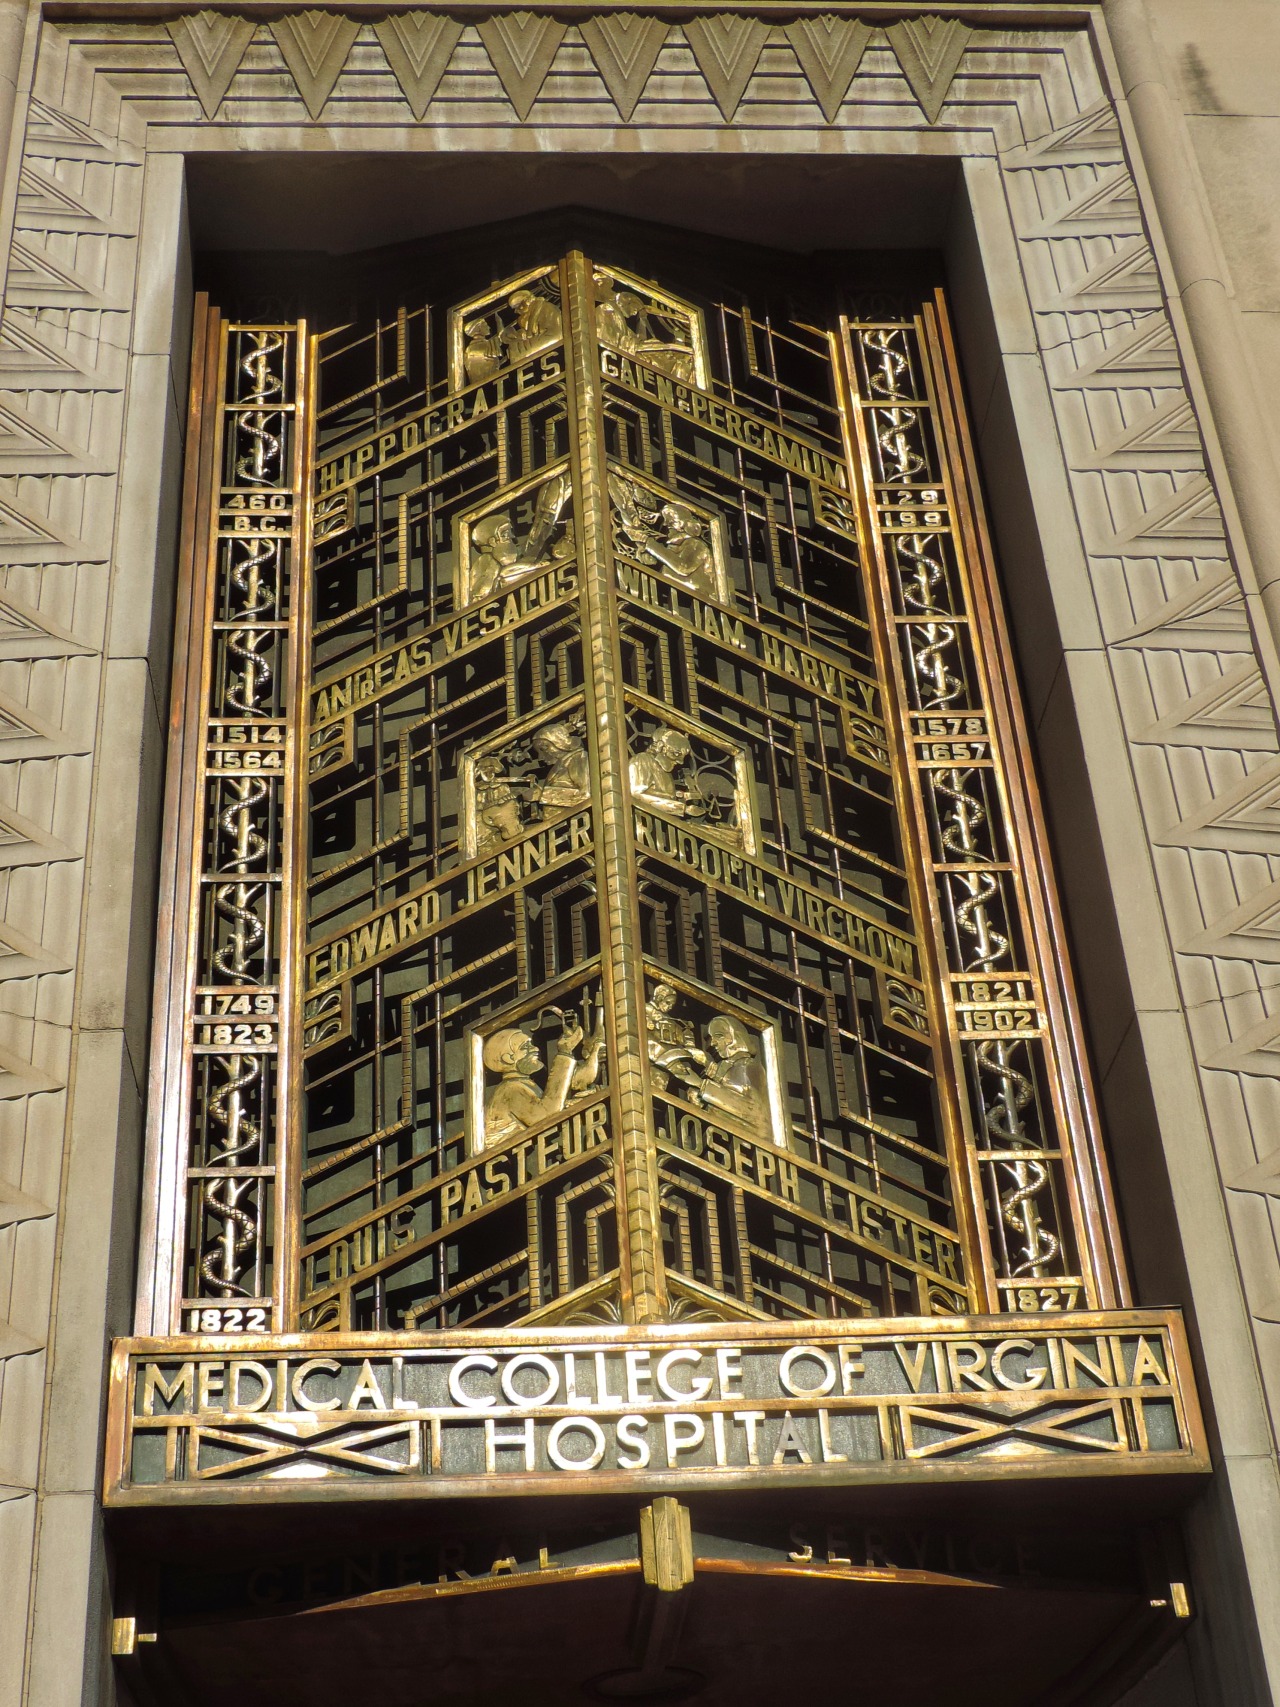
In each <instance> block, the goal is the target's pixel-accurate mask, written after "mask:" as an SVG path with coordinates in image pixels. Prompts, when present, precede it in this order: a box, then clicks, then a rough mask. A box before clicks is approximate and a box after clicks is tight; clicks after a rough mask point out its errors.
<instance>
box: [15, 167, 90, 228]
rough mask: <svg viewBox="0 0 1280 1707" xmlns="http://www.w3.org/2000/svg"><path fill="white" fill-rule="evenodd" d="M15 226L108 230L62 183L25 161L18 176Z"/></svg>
mask: <svg viewBox="0 0 1280 1707" xmlns="http://www.w3.org/2000/svg"><path fill="white" fill-rule="evenodd" d="M18 225H19V228H20V229H21V230H23V231H98V232H104V231H106V230H107V229H108V227H107V225H106V222H105V221H104V220H102V219H100V218H99V217H98V215H97V214H96V213H95V212H94V211H93V209H92V208H91V207H89V206H87V205H86V203H85V202H83V201H81V199H80V197H79V196H77V195H73V194H72V193H71V191H70V190H69V189H68V188H67V187H66V185H65V184H62V183H59V181H58V180H57V179H56V178H55V177H53V176H51V175H50V174H49V173H47V172H42V171H41V170H40V168H39V167H38V166H36V165H35V164H34V162H32V161H28V162H27V163H26V164H25V165H24V166H23V168H22V171H21V173H20V174H19V176H18Z"/></svg>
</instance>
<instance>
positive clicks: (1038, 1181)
mask: <svg viewBox="0 0 1280 1707" xmlns="http://www.w3.org/2000/svg"><path fill="white" fill-rule="evenodd" d="M904 339H905V331H904V330H903V329H890V328H884V327H881V328H876V329H873V330H867V331H865V332H864V333H863V334H862V340H861V341H862V346H863V351H864V356H865V362H866V374H867V384H868V389H869V391H870V393H871V396H872V398H873V399H874V407H872V408H871V409H870V410H869V411H868V414H869V416H870V419H871V422H872V430H873V432H874V435H875V441H876V450H877V453H878V456H879V461H880V467H881V471H882V474H883V477H884V479H885V481H886V482H887V483H899V482H900V483H902V484H903V486H905V487H907V488H908V490H907V491H904V492H902V493H899V494H897V498H898V499H899V500H900V501H901V502H902V503H903V504H904V505H905V504H907V503H909V502H912V501H913V499H914V496H915V494H914V493H913V491H912V490H910V487H911V485H912V483H914V484H916V485H918V484H919V483H920V482H921V481H928V480H929V479H930V478H931V476H930V469H929V461H928V459H927V457H926V456H925V455H924V454H923V442H924V441H923V438H922V422H921V410H920V409H919V408H918V407H916V406H914V404H913V403H912V402H910V401H909V400H908V399H909V397H910V391H909V390H906V389H905V388H908V387H911V386H912V371H911V361H910V358H909V356H908V354H907V352H906V350H905V349H904V348H903V343H904ZM922 496H923V495H922ZM931 496H932V498H933V501H934V502H937V501H938V494H937V493H933V494H932V495H931ZM891 539H892V554H893V558H894V560H895V562H896V568H897V573H898V578H899V585H900V588H901V599H902V604H903V607H904V613H905V614H906V615H907V616H908V617H909V618H910V621H909V622H908V623H906V624H905V625H904V628H905V634H904V642H905V651H906V662H907V664H908V667H909V671H910V686H911V688H912V689H913V690H914V698H915V702H916V704H917V706H918V707H919V709H920V711H921V712H923V713H932V714H935V715H937V714H942V715H944V716H945V715H946V714H948V713H953V712H955V711H965V710H967V709H968V706H969V701H970V699H971V698H972V693H971V691H970V688H969V685H968V683H967V681H966V670H965V660H964V654H963V649H962V645H961V639H960V624H959V623H958V622H957V620H956V618H957V617H958V616H959V615H960V612H958V611H956V610H955V609H952V608H951V607H950V603H949V597H950V595H949V587H948V576H947V568H946V561H945V556H944V552H945V543H944V537H943V536H942V535H941V534H939V533H937V532H932V531H930V532H924V531H921V532H910V531H906V532H901V533H896V534H894V535H892V536H891ZM923 786H924V788H925V790H926V799H929V804H930V807H931V813H932V816H933V819H934V823H935V825H936V831H937V835H938V839H939V841H940V842H941V846H942V852H943V856H944V859H945V860H946V861H947V862H948V863H949V864H951V865H952V866H953V869H951V870H950V871H949V872H947V873H946V874H945V876H944V877H943V882H944V883H945V884H946V886H947V887H948V888H949V889H950V891H951V912H952V918H953V921H954V927H955V931H956V935H957V938H958V946H959V951H960V963H959V964H960V968H961V969H962V970H963V971H964V972H965V973H970V974H973V975H975V976H979V977H983V976H985V977H996V976H998V975H999V974H1000V972H1001V970H1002V969H1003V970H1008V969H1009V968H1011V966H1012V964H1013V961H1012V959H1011V954H1010V948H1011V944H1010V935H1009V927H1008V923H1007V920H1006V919H1005V916H1004V907H1005V896H1004V892H1003V888H1002V885H1001V882H1000V879H999V878H998V877H997V875H996V873H995V872H994V871H993V870H990V869H983V868H984V867H986V866H989V865H991V864H992V863H993V862H994V861H995V860H996V852H995V848H994V846H993V843H992V840H991V825H990V823H989V814H988V810H987V807H986V805H985V804H984V802H983V797H982V788H981V783H980V778H979V774H978V773H977V772H975V771H974V770H973V769H962V768H959V767H956V768H951V769H947V768H937V769H930V770H929V771H927V772H926V773H925V774H924V778H923ZM929 797H931V799H930V798H929ZM956 867H958V868H960V869H954V868H956ZM1026 1049H1027V1045H1026V1043H1025V1042H1022V1041H1019V1042H1013V1041H1009V1040H1006V1039H1002V1038H989V1039H983V1040H981V1041H979V1042H977V1043H976V1044H975V1045H974V1046H973V1048H972V1058H973V1060H974V1062H975V1065H976V1068H977V1074H978V1080H979V1084H980V1085H981V1087H982V1090H981V1094H980V1098H979V1107H978V1110H977V1113H978V1114H979V1116H980V1121H981V1132H982V1137H983V1140H984V1142H985V1144H986V1145H987V1146H988V1147H989V1149H991V1150H992V1151H995V1152H996V1153H1000V1152H1016V1154H1014V1155H1012V1156H1007V1157H1004V1156H1002V1157H1001V1160H1000V1162H999V1164H998V1167H999V1172H1000V1173H1001V1174H1003V1175H1004V1176H1005V1177H1006V1178H1007V1179H1008V1181H1009V1185H1008V1187H1007V1189H1001V1190H1000V1191H999V1193H998V1212H999V1215H1000V1219H1001V1221H1002V1222H1003V1223H1004V1225H1005V1227H1006V1228H1007V1229H1008V1230H1009V1232H1010V1233H1012V1234H1013V1235H1015V1236H1016V1240H1017V1241H1018V1246H1017V1249H1016V1251H1014V1252H1013V1253H1011V1258H1010V1264H1009V1270H1008V1272H1009V1277H1010V1278H1013V1279H1018V1278H1022V1277H1032V1278H1039V1277H1041V1276H1042V1275H1043V1274H1044V1273H1045V1272H1046V1268H1047V1266H1048V1265H1049V1264H1051V1263H1053V1262H1054V1260H1055V1259H1056V1258H1057V1257H1058V1256H1059V1254H1060V1252H1061V1248H1062V1245H1061V1240H1060V1239H1059V1237H1058V1236H1057V1235H1056V1234H1055V1233H1053V1232H1051V1231H1050V1229H1049V1227H1048V1226H1046V1225H1045V1221H1044V1218H1043V1215H1042V1212H1041V1199H1042V1197H1043V1196H1044V1194H1045V1192H1046V1189H1047V1188H1049V1186H1050V1175H1049V1170H1048V1169H1047V1167H1046V1166H1045V1165H1044V1163H1043V1161H1041V1160H1040V1159H1039V1158H1038V1157H1037V1155H1036V1154H1035V1152H1036V1151H1037V1150H1038V1149H1040V1148H1041V1145H1040V1143H1039V1141H1038V1140H1037V1138H1036V1136H1035V1134H1034V1133H1033V1132H1031V1131H1029V1130H1028V1125H1027V1119H1028V1115H1029V1114H1031V1115H1034V1114H1035V1112H1036V1095H1035V1085H1034V1082H1033V1080H1032V1078H1031V1077H1030V1075H1029V1072H1024V1071H1023V1070H1022V1067H1021V1065H1019V1064H1017V1062H1018V1058H1019V1057H1020V1056H1021V1057H1022V1058H1023V1064H1025V1065H1029V1063H1026V1061H1025V1056H1026Z"/></svg>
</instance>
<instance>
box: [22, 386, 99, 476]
mask: <svg viewBox="0 0 1280 1707" xmlns="http://www.w3.org/2000/svg"><path fill="white" fill-rule="evenodd" d="M108 472H110V469H109V467H108V464H106V463H104V462H103V461H102V460H101V459H100V458H95V457H87V456H85V455H84V453H83V451H82V450H81V449H80V447H79V446H78V445H75V444H73V443H72V442H71V440H70V439H67V438H64V437H63V435H62V434H61V433H55V432H54V431H53V429H52V428H51V427H43V426H37V424H36V423H35V422H34V421H33V420H31V418H30V417H29V416H28V415H27V414H26V413H25V412H24V411H23V410H21V409H19V408H18V407H17V405H16V404H14V403H0V474H106V473H108Z"/></svg>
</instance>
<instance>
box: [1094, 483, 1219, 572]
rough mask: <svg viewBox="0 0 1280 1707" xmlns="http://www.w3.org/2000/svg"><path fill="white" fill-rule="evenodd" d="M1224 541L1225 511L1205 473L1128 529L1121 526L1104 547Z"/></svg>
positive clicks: (1196, 544)
mask: <svg viewBox="0 0 1280 1707" xmlns="http://www.w3.org/2000/svg"><path fill="white" fill-rule="evenodd" d="M1220 541H1221V542H1222V544H1221V549H1222V550H1223V551H1224V552H1225V550H1226V544H1225V541H1224V540H1223V524H1222V511H1221V510H1220V509H1219V507H1218V499H1217V496H1216V494H1215V493H1214V490H1213V487H1212V486H1210V484H1209V482H1208V480H1207V479H1206V478H1205V476H1204V475H1203V474H1202V475H1200V476H1199V477H1198V478H1196V479H1193V480H1189V481H1188V482H1187V484H1186V485H1185V486H1180V487H1179V488H1178V490H1177V491H1176V492H1171V493H1170V494H1169V496H1168V497H1167V498H1164V499H1162V500H1161V502H1160V503H1158V504H1155V505H1153V507H1152V508H1151V509H1149V510H1148V511H1147V512H1146V513H1145V514H1144V515H1143V516H1141V517H1140V518H1139V519H1138V520H1137V521H1135V522H1134V523H1132V525H1131V526H1129V527H1127V528H1118V529H1117V530H1116V533H1115V534H1114V536H1113V537H1112V538H1111V539H1110V540H1108V541H1107V542H1106V544H1105V545H1104V550H1106V551H1116V552H1130V553H1132V552H1133V550H1134V548H1135V547H1136V546H1138V545H1139V544H1140V543H1145V544H1147V545H1148V546H1149V545H1150V544H1152V543H1153V542H1154V543H1158V544H1160V545H1164V546H1171V545H1174V544H1177V545H1181V546H1183V547H1185V548H1186V549H1189V550H1195V549H1196V548H1197V547H1200V548H1201V549H1202V550H1203V548H1204V547H1205V545H1207V544H1210V543H1217V542H1220Z"/></svg>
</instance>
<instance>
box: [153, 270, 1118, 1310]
mask: <svg viewBox="0 0 1280 1707" xmlns="http://www.w3.org/2000/svg"><path fill="white" fill-rule="evenodd" d="M722 294H723V299H722V300H711V299H709V298H708V299H702V298H695V297H694V296H692V295H690V294H689V293H688V292H687V291H685V292H683V293H681V292H680V291H677V290H675V289H674V288H672V289H669V288H667V285H666V284H664V283H662V282H655V281H654V280H651V279H648V278H645V277H642V276H640V275H639V273H638V272H634V271H628V270H620V269H619V268H617V267H615V266H613V265H610V264H604V263H600V262H597V261H595V260H593V259H592V257H591V256H589V255H586V254H583V253H580V252H577V251H574V252H571V253H567V254H563V255H558V256H554V257H551V258H549V259H548V260H547V262H546V264H543V265H540V266H537V267H534V268H532V269H530V270H527V271H524V272H521V273H518V274H516V275H514V276H510V277H505V278H503V279H502V280H501V282H499V283H496V284H494V285H493V286H492V287H490V288H487V289H485V290H483V291H480V292H478V293H475V294H473V295H471V296H469V297H468V298H467V299H466V300H444V301H441V302H438V303H437V302H432V303H431V304H429V305H425V306H424V305H423V304H422V303H421V302H416V303H415V302H412V301H408V302H406V305H405V306H404V307H403V308H402V309H401V310H400V311H399V312H398V313H394V314H391V315H388V316H384V317H382V318H370V319H369V320H368V321H367V322H356V323H354V324H351V325H347V326H344V327H342V328H341V329H339V330H336V331H329V332H326V333H324V334H323V335H321V336H309V334H308V331H307V328H306V327H305V325H303V324H301V323H297V322H289V323H284V324H241V323H228V322H224V321H222V320H220V319H219V317H218V315H217V314H216V313H214V312H210V313H209V315H208V316H207V318H206V319H205V321H204V322H203V324H202V328H201V338H202V342H201V348H200V352H199V360H198V370H199V371H198V375H197V394H198V397H199V399H200V405H199V413H198V418H197V419H196V422H195V426H196V431H195V432H194V434H193V444H194V445H195V447H196V448H195V450H194V451H193V458H192V468H191V477H190V479H189V481H188V530H187V539H188V547H189V566H190V590H189V602H188V608H187V613H186V617H185V628H184V632H183V635H182V636H181V647H180V660H179V673H180V678H181V683H180V692H179V698H180V703H181V705H182V708H183V713H184V716H183V721H182V726H181V733H180V735H179V736H177V737H176V738H175V739H176V745H175V752H174V758H173V763H172V767H171V800H172V807H171V829H172V834H171V836H170V838H169V844H168V857H169V861H170V869H169V872H168V876H167V879H166V890H167V893H169V894H171V895H172V896H173V897H175V901H174V905H173V907H172V912H171V915H170V916H169V917H168V920H167V923H168V927H169V928H168V931H167V934H165V935H164V938H163V942H162V957H161V970H160V980H159V984H160V989H161V991H162V999H161V1003H160V1010H159V1016H158V1020H159V1023H158V1031H159V1038H158V1045H157V1063H158V1065H157V1080H156V1089H157V1096H156V1098H155V1099H154V1118H153V1142H152V1150H151V1155H152V1170H153V1172H152V1181H151V1186H152V1189H151V1191H150V1193H149V1203H150V1205H151V1208H152V1214H153V1217H154V1220H153V1224H152V1226H151V1227H150V1229H149V1235H148V1250H149V1252H150V1257H149V1261H148V1268H147V1279H148V1286H149V1290H148V1294H147V1297H146V1298H145V1300H144V1304H143V1309H142V1312H141V1320H142V1327H143V1330H144V1331H151V1332H153V1333H160V1334H165V1333H169V1334H173V1333H182V1332H187V1333H196V1334H204V1335H210V1334H212V1335H217V1334H234V1333H237V1332H239V1333H245V1332H248V1333H265V1332H268V1331H274V1332H276V1333H280V1332H286V1331H303V1332H307V1333H311V1334H323V1333H327V1332H329V1331H338V1332H345V1331H349V1330H375V1331H378V1332H380V1333H382V1334H387V1333H395V1332H398V1331H399V1332H418V1333H421V1332H424V1331H433V1330H452V1329H459V1328H468V1327H483V1328H506V1327H510V1326H512V1325H518V1324H524V1325H534V1324H547V1325H561V1326H574V1325H587V1324H607V1323H610V1322H633V1323H645V1322H654V1321H663V1320H665V1321H672V1322H679V1321H703V1322H732V1321H750V1320H760V1319H764V1320H768V1319H775V1318H782V1319H792V1320H804V1319H810V1320H827V1319H832V1320H834V1319H842V1318H868V1317H921V1316H940V1317H954V1316H963V1315H967V1314H974V1313H993V1312H1012V1313H1015V1314H1021V1315H1023V1316H1025V1315H1027V1314H1029V1313H1045V1312H1073V1311H1087V1310H1097V1309H1105V1308H1109V1307H1110V1308H1114V1307H1115V1306H1117V1305H1122V1304H1124V1303H1125V1302H1126V1298H1125V1289H1124V1282H1123V1279H1122V1277H1121V1273H1120V1269H1119V1266H1118V1261H1117V1256H1116V1243H1115V1237H1114V1230H1113V1226H1112V1219H1111V1214H1110V1209H1109V1200H1108V1192H1107V1187H1106V1183H1105V1175H1104V1172H1103V1168H1102V1164H1101V1161H1100V1154H1099V1148H1098V1140H1097V1135H1096V1131H1095V1122H1094V1117H1093V1113H1092V1107H1091V1102H1090V1096H1089V1091H1088V1087H1087V1081H1086V1078H1085V1074H1084V1070H1083V1064H1082V1057H1081V1051H1080V1045H1079V1040H1078V1033H1077V1028H1076V1021H1075V1016H1074V1011H1073V1007H1072V998H1071V992H1070V986H1069V980H1068V977H1067V974H1066V972H1065V970H1064V960H1063V955H1062V940H1061V934H1060V930H1059V926H1058V923H1057V916H1056V912H1055V906H1054V901H1053V896H1052V886H1051V882H1050V880H1049V877H1048V875H1047V873H1048V867H1047V863H1046V858H1045V848H1044V842H1043V834H1042V829H1041V824H1040V819H1039V816H1038V812H1037V808H1036V804H1035V791H1034V785H1033V783H1032V781H1031V779H1030V775H1029V769H1028V766H1027V760H1026V753H1027V743H1026V738H1025V732H1024V728H1023V724H1022V721H1021V717H1020V713H1019V710H1018V706H1017V703H1016V697H1015V695H1014V693H1013V691H1012V688H1011V685H1010V684H1011V672H1010V669H1009V665H1008V652H1007V641H1006V637H1005V634H1004V630H1003V627H1002V619H1001V615H1000V610H999V605H998V601H997V598H996V594H995V590H994V580H993V575H992V570H991V565H990V561H989V557H988V553H987V549H986V546H985V542H984V538H983V534H982V530H981V522H980V518H979V515H978V512H977V509H976V504H975V497H974V488H973V484H972V476H971V471H970V466H969V458H968V450H967V441H966V438H965V429H964V425H963V418H962V410H961V407H960V403H959V399H958V389H957V383H956V376H955V367H954V362H953V360H952V357H951V353H950V347H949V343H948V334H947V330H946V322H945V313H944V310H943V307H942V305H941V302H940V300H938V299H928V300H923V301H921V302H920V303H919V305H918V310H917V311H911V312H904V313H897V314H892V315H886V316H882V317H877V318H851V317H849V316H848V315H843V316H842V315H841V314H840V313H839V312H838V305H837V304H836V303H834V302H833V304H832V308H831V312H830V314H829V315H828V316H827V317H826V318H825V319H822V320H821V321H820V323H817V324H814V323H810V321H809V320H807V319H805V318H803V317H801V318H794V317H789V316H788V315H787V314H786V313H785V312H783V313H779V312H778V311H777V310H776V309H773V308H771V307H770V306H769V304H768V303H767V302H766V303H764V304H763V305H762V304H759V303H752V301H751V300H750V296H749V293H748V294H746V295H744V294H742V293H735V292H730V291H727V290H726V291H725V292H724V293H722Z"/></svg>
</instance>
